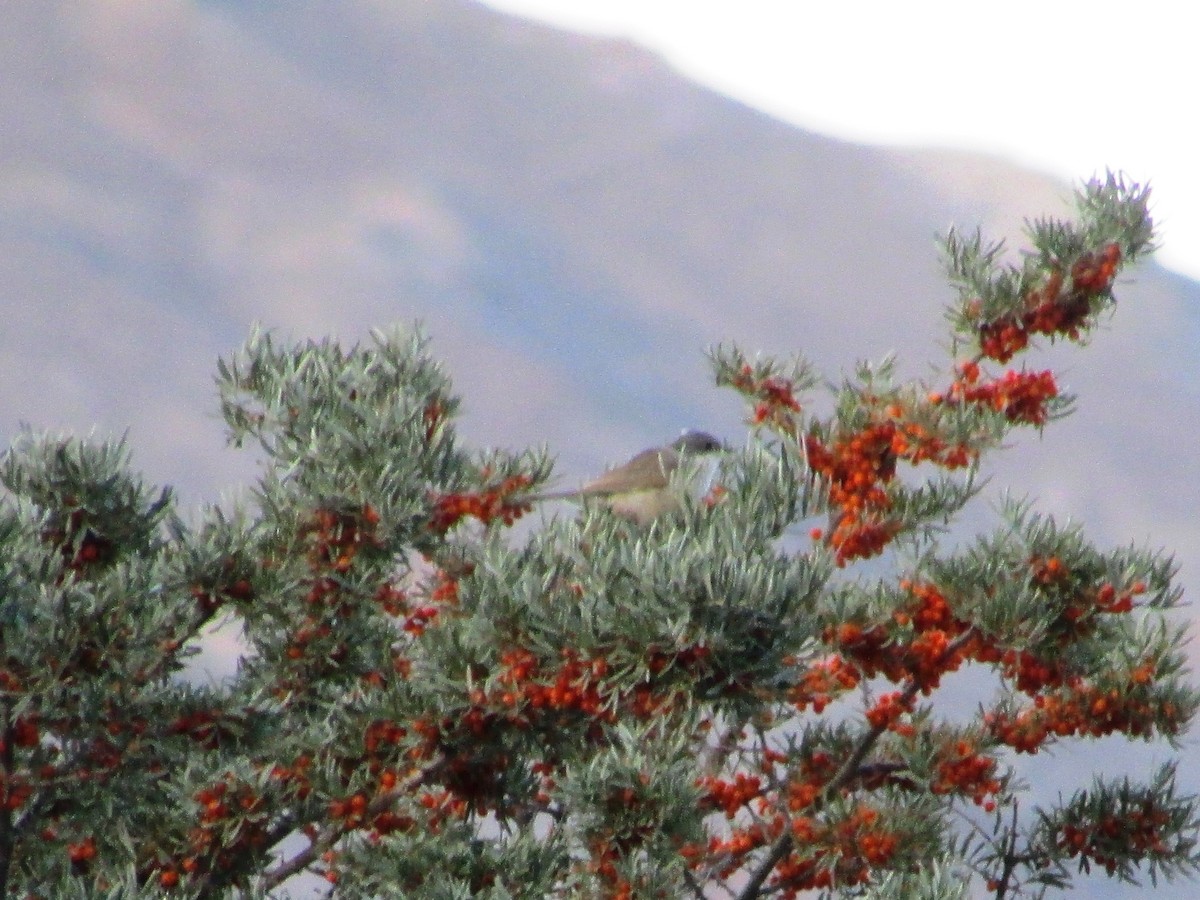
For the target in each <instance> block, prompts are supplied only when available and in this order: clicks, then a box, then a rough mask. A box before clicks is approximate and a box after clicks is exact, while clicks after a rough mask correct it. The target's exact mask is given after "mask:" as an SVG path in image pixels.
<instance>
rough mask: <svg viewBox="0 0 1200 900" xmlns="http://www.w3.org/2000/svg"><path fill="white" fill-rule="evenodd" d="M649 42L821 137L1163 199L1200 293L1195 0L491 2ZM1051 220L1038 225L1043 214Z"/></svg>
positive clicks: (1177, 246) (1169, 257)
mask: <svg viewBox="0 0 1200 900" xmlns="http://www.w3.org/2000/svg"><path fill="white" fill-rule="evenodd" d="M486 2H487V3H488V5H490V6H493V7H495V8H497V9H503V10H506V11H509V12H513V13H517V14H519V15H525V16H529V17H531V18H539V19H542V20H544V21H547V22H551V23H552V24H556V25H559V26H562V27H565V28H571V29H573V30H578V31H587V32H591V33H596V34H606V35H616V36H622V37H628V38H632V39H633V40H636V41H637V42H639V43H641V44H643V45H645V46H647V47H650V48H652V49H653V50H655V51H657V52H659V53H661V54H662V55H663V56H665V57H666V58H667V59H668V60H669V62H670V63H671V64H672V65H673V66H675V67H676V68H677V69H679V70H680V71H682V72H683V73H684V74H686V75H687V76H689V77H691V78H693V79H695V80H697V81H700V82H702V83H705V84H707V85H709V86H710V87H712V88H714V89H716V90H718V91H721V92H722V93H725V94H729V95H731V96H734V97H737V98H738V99H740V100H742V101H743V102H746V103H748V104H750V105H752V106H756V107H758V108H760V109H762V110H764V111H766V112H768V113H771V114H772V115H775V116H778V117H779V118H781V119H785V120H787V121H790V122H793V123H795V124H797V125H800V126H802V127H804V128H807V129H810V130H813V131H819V132H823V133H825V134H829V135H834V136H836V137H841V138H846V139H849V140H854V141H862V142H868V143H885V144H904V145H930V146H946V147H956V148H964V149H971V150H979V151H984V152H987V153H991V154H995V155H999V156H1004V157H1007V158H1009V159H1012V160H1014V161H1016V162H1019V163H1021V164H1023V165H1027V166H1029V167H1031V168H1037V169H1041V170H1043V171H1047V172H1050V173H1053V174H1056V175H1059V176H1061V177H1063V178H1065V179H1067V180H1070V181H1072V182H1074V181H1078V180H1079V179H1081V178H1086V177H1088V176H1090V175H1092V174H1095V173H1097V172H1100V173H1102V172H1103V171H1104V169H1105V168H1113V169H1119V170H1122V171H1124V172H1126V173H1127V174H1128V175H1129V176H1130V177H1132V178H1133V179H1134V180H1137V181H1142V182H1145V181H1149V182H1150V183H1151V185H1152V186H1153V188H1154V207H1153V208H1154V212H1155V218H1156V219H1157V220H1158V221H1159V223H1160V228H1161V232H1160V233H1161V238H1162V244H1163V246H1162V250H1161V251H1160V253H1159V256H1158V259H1159V261H1160V262H1162V263H1163V264H1165V265H1168V266H1170V267H1172V268H1174V269H1176V270H1178V271H1180V272H1182V273H1184V274H1186V275H1189V276H1190V277H1192V278H1198V279H1200V165H1198V162H1200V160H1198V159H1197V157H1198V156H1200V115H1198V113H1197V110H1198V109H1200V98H1198V97H1197V96H1196V95H1197V93H1198V92H1200V42H1198V41H1197V35H1198V33H1200V30H1198V29H1197V27H1196V23H1197V21H1200V10H1197V8H1196V7H1195V6H1194V5H1193V3H1192V2H1190V0H1139V2H1131V0H1125V2H1120V3H1117V2H1110V0H1090V2H1084V0H990V2H979V0H903V2H897V0H858V2H855V0H826V2H809V0H486ZM1033 212H1036V211H1033Z"/></svg>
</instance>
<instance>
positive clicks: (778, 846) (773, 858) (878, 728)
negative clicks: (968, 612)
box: [737, 626, 975, 900]
mask: <svg viewBox="0 0 1200 900" xmlns="http://www.w3.org/2000/svg"><path fill="white" fill-rule="evenodd" d="M974 633H975V628H974V627H973V626H972V627H971V628H968V629H967V630H966V631H964V632H963V633H962V634H960V635H959V636H958V637H956V638H955V639H954V640H953V641H951V642H950V643H949V644H948V645H947V646H946V649H945V650H944V651H942V655H941V656H940V657H939V662H944V661H945V660H947V659H949V658H950V657H951V656H953V655H954V654H955V653H957V652H958V651H959V650H960V649H961V648H962V646H963V645H964V644H966V643H967V641H969V640H970V639H971V637H972V636H973V635H974ZM922 686H923V685H922V682H920V681H918V680H917V679H916V678H910V679H909V680H908V684H907V686H906V687H905V688H904V691H903V692H902V693H901V695H900V698H901V700H900V702H901V705H902V706H904V707H907V706H908V704H909V703H911V702H912V701H913V698H915V697H916V696H917V694H918V693H920V691H921V688H922ZM887 729H888V723H886V722H885V723H883V724H880V725H872V726H871V727H870V728H869V729H867V731H866V732H865V733H864V734H863V736H862V737H861V738H859V740H858V743H857V745H855V747H854V749H853V750H852V751H851V753H850V755H849V756H848V757H846V761H845V762H843V763H842V765H841V768H839V769H838V770H837V772H836V773H834V776H833V778H831V779H830V780H829V782H828V783H827V784H826V785H825V787H824V788H822V790H821V793H820V795H819V796H818V797H817V799H816V800H814V801H813V805H812V807H811V808H813V809H820V808H821V807H822V806H824V805H825V803H826V802H828V800H829V799H830V798H831V797H832V796H833V795H834V794H836V793H837V792H838V791H840V790H841V789H842V788H844V787H845V786H846V785H847V784H849V783H850V782H851V781H853V780H854V779H855V778H856V777H858V773H859V766H860V765H861V764H862V761H863V760H864V759H866V757H867V754H868V753H870V752H871V748H872V747H874V746H875V742H876V741H878V740H879V738H880V736H881V735H882V734H883V733H884V732H885V731H887ZM784 816H785V818H786V819H787V821H788V827H787V828H786V829H785V830H784V832H783V834H781V835H780V836H779V839H778V840H777V841H775V844H774V846H773V847H771V850H770V852H769V853H768V854H767V855H766V856H764V857H763V858H762V861H761V862H760V863H759V864H758V866H757V867H756V868H755V869H754V871H753V872H752V873H751V875H750V880H749V881H747V882H746V884H745V886H744V887H743V888H742V890H741V893H739V894H738V895H737V900H753V898H755V897H758V896H760V895H761V893H762V886H763V884H764V883H765V882H766V880H767V878H768V877H769V876H770V874H771V872H772V871H774V869H775V867H776V866H777V865H779V863H780V861H781V860H782V859H783V858H784V857H785V856H787V855H788V853H789V852H791V849H792V846H793V845H794V844H795V838H793V837H792V831H791V827H790V824H791V816H790V815H788V814H787V813H786V812H785V813H784Z"/></svg>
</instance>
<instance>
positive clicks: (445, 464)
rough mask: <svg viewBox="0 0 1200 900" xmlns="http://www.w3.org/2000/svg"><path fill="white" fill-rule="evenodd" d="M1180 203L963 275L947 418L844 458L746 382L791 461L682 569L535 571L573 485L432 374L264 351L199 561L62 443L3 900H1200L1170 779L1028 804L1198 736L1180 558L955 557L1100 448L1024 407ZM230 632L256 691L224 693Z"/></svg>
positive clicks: (1133, 195)
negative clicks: (547, 486)
mask: <svg viewBox="0 0 1200 900" xmlns="http://www.w3.org/2000/svg"><path fill="white" fill-rule="evenodd" d="M1146 201H1147V194H1146V192H1145V191H1144V190H1141V189H1139V188H1138V187H1136V186H1128V185H1126V184H1124V183H1122V182H1121V181H1120V180H1119V179H1116V178H1111V177H1110V178H1109V179H1107V180H1106V181H1103V182H1096V183H1093V184H1089V185H1088V186H1087V187H1086V188H1085V189H1084V190H1083V191H1082V192H1081V194H1080V209H1079V214H1080V219H1079V222H1078V223H1077V224H1066V223H1062V222H1038V223H1034V224H1032V225H1031V226H1030V238H1031V241H1032V250H1031V251H1029V252H1028V253H1027V254H1026V256H1025V257H1024V261H1023V263H1022V265H1020V266H1019V267H1018V266H1002V265H1000V264H999V263H998V260H999V258H1000V256H999V250H998V248H996V247H992V246H988V245H986V244H985V243H984V242H983V241H982V239H981V238H979V237H974V238H962V237H960V236H957V235H954V234H952V235H951V236H950V237H949V238H948V239H947V241H946V245H945V255H946V260H947V266H948V270H949V275H950V279H951V281H952V282H953V283H954V284H955V285H956V286H957V287H958V289H959V292H960V298H959V301H958V302H957V303H956V304H955V305H954V307H953V308H952V309H951V310H950V313H949V322H950V326H951V329H952V354H953V362H952V363H951V366H950V368H949V370H948V371H947V372H946V373H945V375H944V381H943V383H941V384H934V385H929V384H924V383H915V382H897V380H896V379H895V377H894V375H893V373H892V371H891V369H890V367H889V366H887V365H884V366H874V367H872V366H865V365H864V366H860V367H859V369H858V370H857V372H856V373H855V374H854V375H853V376H852V377H850V378H848V379H847V380H845V381H844V383H842V384H841V385H839V386H837V387H835V388H834V395H835V396H834V399H835V403H834V405H833V408H832V409H833V411H832V413H831V414H830V415H829V416H827V417H819V416H816V415H814V414H812V413H810V412H808V410H807V404H808V402H809V401H808V395H809V394H810V393H812V392H813V391H814V390H815V389H816V387H817V385H818V384H819V381H818V378H817V377H816V375H815V374H814V373H813V372H812V370H811V369H810V367H809V366H808V365H807V364H805V363H804V362H803V361H802V360H800V361H795V362H793V363H782V362H779V361H776V360H771V359H755V360H751V359H749V358H748V357H746V356H745V355H744V354H743V353H742V352H741V351H739V350H738V349H736V348H725V347H722V348H717V349H716V350H714V351H713V353H712V363H713V368H714V371H715V374H716V380H717V382H718V383H719V384H721V385H726V386H729V387H732V388H733V389H734V390H736V391H738V392H740V393H741V394H743V395H744V396H745V397H746V399H747V401H748V404H749V423H750V426H751V434H750V437H749V439H748V441H747V442H746V446H745V449H744V450H742V451H739V452H737V453H731V454H729V455H728V456H727V458H726V459H725V460H724V462H723V464H722V468H721V474H720V477H719V480H718V483H717V486H716V487H714V488H713V489H712V490H711V491H710V492H709V493H708V494H707V495H706V496H704V497H703V498H702V499H699V500H696V499H693V498H691V497H689V496H686V495H685V496H684V498H683V499H684V505H683V509H682V511H681V512H680V513H679V514H678V515H677V516H674V517H667V518H663V519H659V520H657V521H655V522H653V523H651V524H649V525H648V526H645V527H641V526H638V525H636V524H634V523H632V522H629V521H626V520H624V519H621V518H620V517H618V516H616V515H614V514H612V513H610V512H609V511H608V510H607V509H605V508H604V507H603V506H602V505H597V506H596V507H594V508H593V507H589V508H588V509H586V510H585V511H584V512H583V513H582V514H581V515H580V516H579V517H578V518H561V519H554V520H551V521H549V522H547V523H545V524H544V526H543V527H541V528H540V529H537V530H534V531H532V532H531V533H530V534H529V536H528V537H527V538H525V539H523V540H521V541H517V540H515V539H514V538H513V536H512V534H511V533H510V532H508V531H507V529H506V527H505V526H507V525H510V524H511V523H512V522H513V521H515V520H516V519H517V518H519V517H520V516H521V515H522V514H524V513H525V512H527V511H528V510H529V508H530V504H529V502H528V500H527V499H524V498H525V497H526V496H527V495H528V494H529V493H530V492H531V491H532V490H533V489H535V488H536V487H538V486H539V485H541V484H542V483H544V482H545V481H546V479H547V477H548V476H549V474H550V465H549V462H548V460H547V459H546V458H545V456H544V455H542V454H540V453H526V454H520V455H508V454H504V453H497V452H487V453H474V452H470V451H468V450H466V449H464V448H463V447H462V446H461V445H460V443H459V441H458V440H457V436H456V433H455V429H454V415H455V413H456V410H457V405H458V401H457V399H456V398H455V397H454V395H453V393H452V391H451V386H450V383H449V380H448V379H447V377H446V376H445V375H444V374H443V373H442V372H441V370H440V369H439V367H438V365H437V364H436V363H435V362H434V360H433V359H432V358H431V357H430V355H429V353H428V350H427V347H426V344H425V342H424V340H423V339H422V338H421V337H420V336H419V335H405V334H403V333H400V332H396V333H391V334H384V333H379V334H376V335H375V336H374V339H373V342H372V343H370V344H368V345H366V346H359V347H355V348H352V349H350V350H343V349H342V348H340V347H338V346H337V345H335V344H332V343H320V344H305V345H302V346H295V347H290V346H279V345H277V343H276V342H275V341H274V340H273V339H272V338H271V337H270V336H269V335H267V334H263V333H255V334H253V335H252V336H251V338H250V339H249V341H248V343H247V344H246V346H245V348H244V349H243V350H242V351H241V352H240V353H239V354H237V355H236V356H235V357H234V358H233V359H231V360H229V361H226V362H223V363H222V364H221V366H220V371H219V377H218V384H219V387H220V392H221V408H222V412H223V415H224V418H225V421H226V422H227V423H228V426H229V429H230V435H231V440H232V441H233V442H234V443H236V444H239V445H240V444H243V443H245V442H247V441H251V442H256V443H257V444H258V446H259V447H260V448H261V450H262V453H263V454H264V457H265V465H264V470H263V474H262V477H261V479H260V480H259V482H258V484H257V486H256V489H255V490H254V492H253V495H252V496H251V497H250V498H249V499H248V501H247V502H246V503H245V504H244V505H243V506H241V507H238V508H237V509H233V510H229V509H226V510H222V509H220V508H212V509H207V510H204V511H203V512H201V513H200V514H199V515H197V516H195V517H194V521H187V520H185V519H184V518H183V517H181V516H180V515H179V514H178V513H177V511H176V510H175V508H174V505H173V502H172V498H171V495H170V493H169V492H165V491H164V492H159V491H156V490H152V489H150V488H148V487H147V486H145V485H144V484H142V482H141V481H140V480H139V479H138V478H137V477H136V476H134V475H133V474H131V473H130V471H129V468H128V465H127V454H126V451H125V448H124V447H123V446H122V445H121V444H102V445H94V444H91V443H85V442H80V441H76V440H73V439H69V438H52V437H36V436H32V435H26V436H24V437H23V438H22V439H20V440H19V441H18V442H17V443H16V444H15V445H14V447H13V448H12V449H11V450H10V451H9V452H8V454H7V455H6V456H5V458H4V461H3V471H2V476H3V481H4V484H5V485H6V486H7V489H8V495H7V497H6V498H5V499H4V502H3V505H2V506H0V547H2V550H0V728H2V729H3V733H2V737H0V740H2V744H0V800H2V801H3V802H2V804H0V806H2V809H0V887H2V888H3V890H0V895H4V896H15V897H35V896H36V897H74V896H80V897H82V896H111V897H136V896H158V895H160V894H162V893H163V892H167V893H170V894H172V895H178V896H181V897H212V896H226V895H236V896H244V897H254V896H267V895H275V896H281V895H282V894H281V892H282V891H285V890H286V889H287V886H288V883H289V880H290V879H292V878H293V876H295V875H296V874H297V873H300V872H303V871H309V872H317V873H320V874H321V875H323V877H324V878H325V879H327V880H328V882H329V883H330V885H331V886H332V888H331V890H333V891H334V892H336V894H337V895H338V896H345V897H380V896H423V897H474V896H481V897H496V898H500V897H555V896H606V897H634V896H636V897H655V896H661V897H680V896H696V897H700V896H711V895H713V894H712V893H711V892H712V891H714V890H716V886H717V885H724V886H725V888H726V891H727V893H728V895H730V896H735V897H738V898H751V897H758V896H768V895H770V896H779V897H793V896H797V895H798V894H799V893H801V892H805V891H814V890H815V891H819V892H822V893H823V894H827V895H830V896H841V897H864V898H866V897H870V898H886V897H910V896H918V895H919V896H923V897H945V898H959V897H964V896H966V895H967V892H968V888H969V886H970V885H971V884H974V885H975V886H976V887H977V888H980V889H986V890H987V891H989V892H990V893H992V894H993V895H994V896H995V897H997V898H1004V897H1015V896H1040V895H1041V894H1042V893H1043V892H1044V891H1046V890H1055V889H1060V888H1061V889H1065V888H1068V887H1070V886H1071V884H1072V878H1073V872H1074V870H1075V868H1076V867H1079V868H1082V869H1089V868H1090V867H1093V866H1095V867H1099V868H1100V869H1102V870H1104V871H1106V872H1107V873H1109V874H1110V875H1112V876H1114V877H1116V878H1120V879H1124V880H1134V879H1136V878H1137V877H1139V874H1141V873H1143V872H1144V873H1146V874H1148V875H1149V876H1150V878H1151V879H1155V880H1156V879H1158V878H1160V877H1167V878H1174V877H1179V876H1186V875H1190V874H1191V873H1192V872H1193V871H1194V870H1195V868H1196V864H1197V861H1198V859H1200V857H1198V855H1197V849H1196V835H1197V826H1198V824H1200V819H1198V812H1197V805H1196V801H1195V798H1193V797H1191V796H1185V795H1181V794H1180V793H1179V792H1178V790H1177V789H1176V788H1175V785H1174V772H1173V769H1172V768H1171V767H1167V768H1165V769H1162V770H1160V771H1158V772H1155V773H1149V781H1148V782H1146V783H1144V784H1139V783H1135V782H1131V781H1119V782H1116V781H1112V780H1105V779H1104V778H1103V777H1101V776H1097V779H1096V781H1095V783H1094V785H1093V786H1092V787H1091V788H1089V789H1088V790H1086V791H1082V792H1080V793H1078V794H1076V795H1074V796H1071V797H1067V798H1062V799H1060V800H1059V801H1058V802H1056V803H1050V804H1049V805H1046V806H1043V807H1038V808H1034V809H1022V808H1021V807H1020V805H1019V804H1020V801H1021V800H1022V799H1023V798H1024V797H1025V796H1026V794H1027V793H1028V792H1027V790H1026V789H1025V788H1024V787H1023V786H1022V784H1021V782H1020V780H1019V777H1018V775H1019V768H1020V762H1021V757H1020V755H1021V754H1034V753H1042V752H1045V751H1047V750H1049V749H1050V748H1052V747H1054V746H1055V745H1056V744H1060V743H1062V742H1064V741H1068V740H1079V739H1086V738H1095V737H1099V736H1103V735H1114V734H1115V735H1124V736H1127V737H1128V738H1130V739H1137V740H1150V739H1156V738H1165V739H1167V740H1168V741H1173V740H1174V739H1176V738H1178V737H1179V736H1180V735H1181V734H1183V732H1184V731H1185V730H1186V729H1187V727H1188V725H1189V723H1190V722H1191V720H1192V717H1193V715H1194V714H1195V711H1196V708H1197V702H1198V694H1197V692H1196V691H1195V689H1194V688H1193V687H1191V685H1190V684H1189V683H1188V682H1187V681H1186V672H1185V669H1184V657H1183V652H1182V647H1183V644H1184V640H1185V634H1184V632H1183V630H1182V629H1181V628H1178V627H1176V626H1174V625H1172V624H1171V623H1172V618H1171V611H1172V610H1173V609H1174V608H1175V607H1176V606H1177V605H1178V604H1179V602H1180V599H1181V598H1180V591H1179V589H1178V588H1177V587H1176V586H1175V584H1174V580H1173V579H1174V575H1175V567H1174V565H1173V563H1172V561H1171V560H1170V558H1169V557H1166V556H1164V555H1162V554H1160V553H1154V552H1148V551H1145V550H1141V549H1138V548H1121V549H1116V550H1101V549H1097V548H1095V547H1093V546H1091V545H1090V544H1089V543H1088V542H1087V540H1086V539H1085V537H1084V535H1083V534H1082V532H1081V530H1080V529H1079V528H1078V527H1076V526H1072V525H1063V524H1061V523H1058V522H1055V521H1054V520H1052V519H1050V518H1048V517H1044V516H1041V515H1039V514H1037V513H1036V512H1035V511H1034V510H1033V509H1032V507H1031V506H1030V505H1029V504H1016V503H1010V504H1008V505H1007V506H1005V507H1004V508H1003V509H1001V510H1000V515H1001V519H1002V521H1001V524H1000V525H999V527H998V528H997V529H996V531H995V532H994V533H993V534H990V535H987V536H982V537H980V538H978V539H977V540H976V541H974V542H973V543H966V544H963V543H961V542H954V544H953V546H950V544H951V543H952V542H949V541H944V540H943V539H942V535H943V534H944V532H945V530H946V528H947V527H948V525H949V524H950V523H951V522H952V521H953V520H954V517H955V516H956V514H957V513H959V512H960V511H961V510H962V509H963V507H964V506H966V505H967V504H968V503H969V502H970V501H971V500H972V498H973V497H974V496H975V495H976V493H977V489H978V484H979V481H978V477H977V476H978V473H979V471H980V467H981V464H982V461H983V459H984V458H985V457H986V456H987V454H989V453H990V452H992V451H994V450H997V449H999V448H1000V447H1001V446H1002V445H1003V443H1004V441H1005V440H1006V439H1007V438H1008V436H1009V435H1010V434H1011V433H1012V432H1013V431H1014V430H1015V429H1020V428H1033V429H1041V428H1043V427H1044V426H1046V425H1047V424H1049V423H1050V422H1052V421H1054V420H1055V419H1056V418H1058V417H1060V416H1061V415H1063V414H1065V413H1066V412H1068V411H1069V402H1070V400H1069V398H1068V397H1065V396H1064V395H1063V394H1062V392H1061V391H1060V389H1059V387H1058V384H1057V381H1056V379H1055V377H1054V374H1053V373H1052V372H1050V371H1028V370H1026V369H1023V368H1003V367H1004V366H1006V365H1007V364H1008V363H1010V361H1011V360H1012V359H1014V358H1015V357H1016V356H1018V355H1019V354H1020V353H1022V352H1023V351H1024V350H1025V349H1026V348H1027V347H1028V346H1029V345H1030V342H1031V341H1032V340H1034V339H1035V338H1036V337H1037V336H1039V335H1040V336H1044V337H1047V338H1049V339H1050V340H1052V341H1054V340H1066V341H1075V342H1082V341H1083V339H1084V338H1085V337H1086V336H1087V334H1088V332H1089V331H1090V330H1091V329H1092V328H1094V327H1095V325H1096V324H1097V322H1098V320H1099V319H1100V317H1101V316H1103V315H1104V314H1106V313H1107V312H1108V311H1109V310H1110V309H1111V307H1112V306H1113V303H1114V300H1113V293H1112V289H1113V283H1114V279H1115V277H1116V275H1117V273H1118V271H1119V269H1120V267H1121V266H1123V265H1125V264H1126V263H1130V262H1133V261H1134V260H1136V259H1137V258H1138V257H1139V256H1141V255H1142V254H1144V253H1145V252H1147V251H1148V250H1149V249H1150V241H1151V238H1152V235H1151V228H1150V221H1149V218H1148V215H1147V212H1146ZM997 368H1000V369H1001V370H1000V371H998V372H996V371H993V370H995V369H997ZM798 525H800V526H801V530H802V531H806V534H805V536H804V537H802V538H801V539H800V540H797V539H796V538H795V536H794V530H795V528H796V527H797V526H798ZM892 549H901V550H903V551H905V552H904V553H902V554H901V553H896V554H891V553H889V554H888V555H887V556H886V557H885V558H884V560H883V562H887V563H889V565H881V564H880V563H873V564H871V565H870V566H869V567H863V565H862V564H863V562H864V561H866V560H868V559H870V558H872V557H875V556H878V555H879V554H881V553H883V552H884V551H885V550H892ZM891 563H894V565H892V564H891ZM229 621H234V622H236V623H237V624H238V625H239V626H240V628H241V630H242V632H243V634H244V641H245V648H246V653H245V657H244V659H243V660H242V664H241V666H240V668H239V671H238V673H237V675H236V677H234V678H231V679H230V680H229V681H228V683H225V684H221V685H208V686H198V685H194V684H189V683H188V682H187V680H186V679H184V678H182V677H181V671H182V670H183V667H184V666H185V664H186V661H187V660H188V658H189V656H191V655H193V654H195V653H196V652H198V648H199V647H200V645H201V643H202V642H203V640H204V638H205V635H206V634H207V633H208V632H209V630H210V629H211V627H212V626H213V625H214V624H215V623H218V622H229ZM966 669H970V670H972V671H973V673H974V674H971V675H967V674H964V675H962V676H959V677H963V678H966V679H967V683H969V684H976V685H978V684H982V683H983V682H984V681H985V680H987V679H984V678H982V677H980V676H979V673H991V676H992V677H991V680H987V681H988V685H989V688H990V686H991V685H992V684H993V683H994V685H995V694H994V696H991V697H990V698H989V697H986V696H981V698H980V708H979V711H978V713H977V714H976V715H966V716H961V715H960V716H958V717H957V719H958V720H957V721H956V719H955V717H953V716H951V715H949V714H948V713H949V710H944V709H942V710H939V709H937V708H935V705H934V698H935V692H936V691H937V690H938V688H939V686H940V685H941V684H942V682H943V680H945V679H947V678H948V677H950V676H952V675H954V674H956V673H958V672H959V671H960V670H966ZM972 679H973V680H972ZM706 892H708V893H706Z"/></svg>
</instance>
